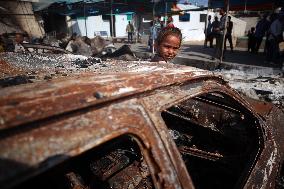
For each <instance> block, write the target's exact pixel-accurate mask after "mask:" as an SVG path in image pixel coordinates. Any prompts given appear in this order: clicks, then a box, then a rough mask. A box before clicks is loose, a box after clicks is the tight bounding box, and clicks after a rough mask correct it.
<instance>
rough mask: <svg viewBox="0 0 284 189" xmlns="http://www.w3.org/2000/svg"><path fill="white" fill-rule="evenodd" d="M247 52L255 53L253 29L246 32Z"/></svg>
mask: <svg viewBox="0 0 284 189" xmlns="http://www.w3.org/2000/svg"><path fill="white" fill-rule="evenodd" d="M247 36H248V52H252V53H253V52H255V28H254V27H252V28H251V29H250V30H249V31H248V35H247Z"/></svg>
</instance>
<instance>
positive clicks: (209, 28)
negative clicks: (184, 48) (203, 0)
mask: <svg viewBox="0 0 284 189" xmlns="http://www.w3.org/2000/svg"><path fill="white" fill-rule="evenodd" d="M212 28H213V27H212V22H211V15H209V16H208V23H207V28H206V31H205V35H206V37H205V47H207V42H208V41H209V43H210V48H213V36H212Z"/></svg>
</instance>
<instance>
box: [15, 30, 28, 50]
mask: <svg viewBox="0 0 284 189" xmlns="http://www.w3.org/2000/svg"><path fill="white" fill-rule="evenodd" d="M23 42H24V36H23V34H21V33H16V35H15V44H14V45H15V48H14V52H25V51H26V50H25V48H24V46H23Z"/></svg>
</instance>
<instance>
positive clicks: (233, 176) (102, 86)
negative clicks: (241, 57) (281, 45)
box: [0, 62, 284, 189]
mask: <svg viewBox="0 0 284 189" xmlns="http://www.w3.org/2000/svg"><path fill="white" fill-rule="evenodd" d="M95 70H97V71H92V72H85V73H80V74H73V75H69V76H68V77H63V78H61V77H60V78H56V79H51V80H48V81H46V80H43V81H38V82H33V83H26V84H21V85H18V86H9V87H4V88H2V89H1V92H0V106H1V108H0V129H1V131H0V135H1V139H0V146H1V148H0V158H1V161H0V170H1V171H0V174H1V175H0V186H1V188H74V189H75V188H76V189H79V188H100V189H103V188H113V189H125V188H129V189H130V188H135V189H138V188H139V189H140V188H147V189H150V188H151V189H152V188H277V187H278V188H281V187H283V152H284V151H283V148H284V143H283V142H284V136H283V135H284V127H283V126H284V125H283V123H284V116H283V111H282V110H280V109H277V108H276V107H274V106H273V105H271V104H268V103H264V102H258V101H253V100H250V99H245V98H244V97H242V96H240V95H239V94H238V93H237V92H236V91H234V90H233V89H232V88H230V87H229V85H228V84H227V83H226V82H225V81H224V80H223V79H222V78H221V77H220V76H218V75H214V74H212V73H211V72H208V71H205V70H200V69H196V68H192V67H185V66H177V65H170V64H162V63H149V62H147V63H142V62H138V63H137V62H136V63H135V62H122V63H119V62H115V63H113V65H112V66H108V65H106V66H104V67H103V68H101V69H95ZM281 169H282V170H281Z"/></svg>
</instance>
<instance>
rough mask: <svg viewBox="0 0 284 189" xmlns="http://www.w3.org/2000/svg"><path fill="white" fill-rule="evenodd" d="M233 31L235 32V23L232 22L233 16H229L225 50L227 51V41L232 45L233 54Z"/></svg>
mask: <svg viewBox="0 0 284 189" xmlns="http://www.w3.org/2000/svg"><path fill="white" fill-rule="evenodd" d="M232 31H233V22H232V21H231V16H228V22H227V33H226V36H225V44H224V50H227V40H228V41H229V43H230V48H231V52H233V49H234V48H233V40H232Z"/></svg>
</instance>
